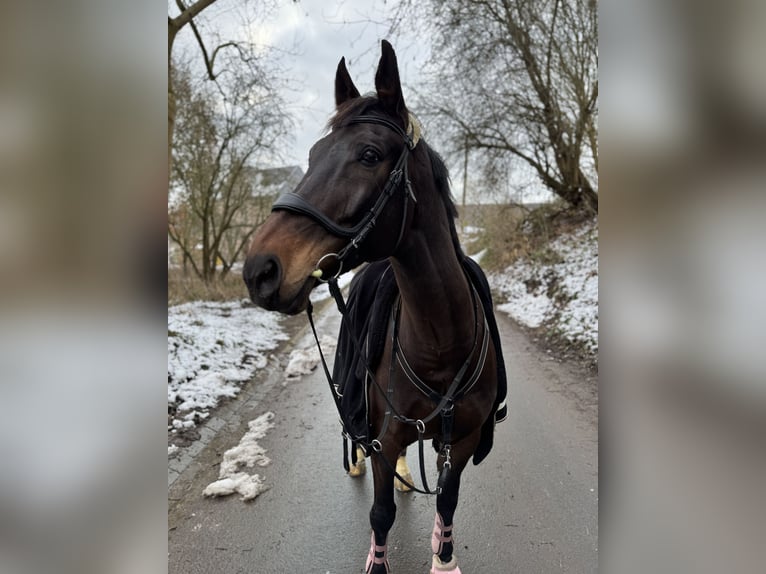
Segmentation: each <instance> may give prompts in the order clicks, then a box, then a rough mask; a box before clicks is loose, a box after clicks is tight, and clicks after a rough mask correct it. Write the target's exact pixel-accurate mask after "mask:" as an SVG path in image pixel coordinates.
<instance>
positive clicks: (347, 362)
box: [333, 257, 507, 464]
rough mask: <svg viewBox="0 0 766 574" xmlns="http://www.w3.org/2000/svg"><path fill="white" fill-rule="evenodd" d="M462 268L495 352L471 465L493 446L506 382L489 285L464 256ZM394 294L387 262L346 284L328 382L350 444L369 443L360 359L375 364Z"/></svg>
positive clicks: (362, 271) (393, 278) (370, 365)
mask: <svg viewBox="0 0 766 574" xmlns="http://www.w3.org/2000/svg"><path fill="white" fill-rule="evenodd" d="M462 264H463V268H464V269H465V271H466V273H467V275H468V277H469V279H470V280H471V282H472V283H473V285H474V287H475V288H476V291H477V293H478V294H479V299H480V300H481V304H482V307H483V309H484V314H485V316H486V318H487V323H488V325H489V331H490V335H491V337H492V342H493V344H494V346H495V349H496V351H497V352H496V355H497V383H498V392H497V398H496V399H495V406H494V409H493V416H491V417H490V418H489V420H488V423H490V424H485V428H484V429H483V432H482V444H481V445H480V447H479V449H478V450H477V452H476V454H475V455H474V464H478V463H479V462H481V460H483V459H484V457H486V455H487V454H488V453H489V451H490V450H491V448H492V439H493V432H492V431H493V430H494V413H495V412H496V411H497V409H498V407H499V406H500V405H501V404H502V403H503V402H504V400H505V396H506V392H507V380H506V371H505V361H504V360H503V353H502V349H501V345H500V335H499V332H498V329H497V322H496V321H495V315H494V311H493V308H492V294H491V291H490V288H489V283H488V282H487V278H486V276H485V275H484V272H483V271H482V270H481V267H479V265H478V264H477V263H476V262H475V261H473V260H472V259H470V258H468V257H465V258H463V260H462ZM398 293H399V288H398V286H397V284H396V279H395V277H394V273H393V271H392V269H391V264H390V263H389V262H388V261H387V260H384V261H378V262H375V263H371V264H369V265H367V266H366V267H365V268H364V269H362V270H361V271H360V272H359V273H357V275H356V276H355V277H354V279H353V281H352V282H351V287H350V291H349V296H348V301H347V303H346V306H347V308H348V313H347V315H346V320H345V321H344V322H343V324H342V325H341V329H340V334H339V335H338V346H337V349H336V351H335V364H334V366H333V381H334V382H335V384H336V385H337V388H338V391H339V392H340V393H341V394H342V397H341V409H342V410H343V413H344V415H345V419H346V421H347V423H348V426H349V428H347V429H346V431H347V432H348V434H349V436H350V437H351V439H352V440H354V441H355V442H362V443H368V442H369V439H370V437H369V424H368V417H367V415H368V413H367V390H368V389H367V388H366V385H365V380H366V377H365V373H366V369H365V361H366V362H367V365H369V367H370V369H371V370H374V369H375V368H376V367H377V366H378V363H379V362H380V358H381V355H382V354H383V349H384V347H385V342H386V333H387V332H388V324H389V320H390V317H391V308H392V306H393V304H394V301H395V300H396V296H397V295H398ZM352 335H353V336H355V337H356V339H357V341H360V342H361V344H362V347H363V349H362V350H363V352H364V356H361V357H360V356H358V355H357V353H356V352H355V347H354V343H353V339H352Z"/></svg>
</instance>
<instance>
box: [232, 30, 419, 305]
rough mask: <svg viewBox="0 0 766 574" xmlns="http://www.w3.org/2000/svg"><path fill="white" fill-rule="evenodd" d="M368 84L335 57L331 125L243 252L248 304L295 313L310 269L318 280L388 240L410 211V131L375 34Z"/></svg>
mask: <svg viewBox="0 0 766 574" xmlns="http://www.w3.org/2000/svg"><path fill="white" fill-rule="evenodd" d="M375 88H376V95H369V96H361V95H360V94H359V91H358V90H357V89H356V87H355V86H354V83H353V82H352V80H351V76H350V75H349V73H348V70H347V69H346V64H345V60H344V59H341V61H340V63H339V64H338V70H337V74H336V77H335V103H336V114H335V116H334V117H333V118H332V119H331V120H330V127H331V131H330V132H329V133H328V134H327V135H326V136H325V137H324V138H322V139H320V140H319V141H318V142H316V143H315V144H314V146H313V147H312V148H311V152H310V154H309V167H308V171H307V172H306V175H305V176H304V177H303V179H302V180H301V182H300V183H299V184H298V187H297V188H296V189H295V191H294V192H293V193H290V194H285V195H284V196H282V197H280V198H279V199H278V200H277V201H276V202H275V204H274V206H273V207H272V213H271V215H270V216H269V218H268V219H267V220H266V221H265V222H264V223H263V225H262V226H261V227H260V228H259V229H258V231H257V232H256V234H255V236H254V238H253V242H252V244H251V246H250V250H249V251H248V255H247V259H246V261H245V266H244V271H243V277H244V280H245V283H246V284H247V287H248V290H249V292H250V297H251V298H252V300H253V301H254V302H255V303H257V304H258V305H260V306H262V307H265V308H267V309H271V310H277V311H281V312H283V313H289V314H294V313H298V312H300V311H302V310H304V309H305V308H306V306H307V304H308V298H309V293H310V291H311V290H312V289H313V288H314V287H315V286H316V285H317V283H318V280H319V279H318V277H317V276H318V275H319V271H318V270H321V272H322V276H323V277H325V278H326V277H329V276H332V275H334V274H336V273H339V272H340V271H346V270H348V269H350V268H352V267H354V266H356V265H358V264H360V263H361V262H363V261H372V260H376V259H382V258H384V257H387V256H389V255H391V254H393V252H394V251H395V249H396V247H397V246H398V244H399V241H400V240H401V238H402V235H403V233H404V231H405V229H406V227H407V225H408V224H409V222H410V220H411V218H412V209H411V208H410V209H409V210H408V204H411V203H412V200H414V195H412V192H411V190H410V188H409V186H408V184H407V157H408V154H409V152H410V149H412V148H414V146H415V144H416V143H417V137H419V132H418V131H417V130H416V129H415V125H414V124H415V122H410V119H409V114H408V112H407V109H406V107H405V105H404V98H403V97H402V89H401V84H400V81H399V70H398V66H397V62H396V55H395V54H394V50H393V48H392V47H391V45H390V44H389V43H388V42H386V41H385V40H384V41H383V51H382V56H381V58H380V62H379V64H378V70H377V73H376V75H375ZM411 123H412V124H413V125H410V124H411ZM397 173H398V176H397Z"/></svg>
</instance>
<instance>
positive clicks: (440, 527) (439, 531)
mask: <svg viewBox="0 0 766 574" xmlns="http://www.w3.org/2000/svg"><path fill="white" fill-rule="evenodd" d="M445 542H452V525H451V524H450V525H449V526H446V527H445V526H444V519H443V518H442V515H441V514H439V513H438V512H437V513H436V517H435V518H434V531H433V533H432V534H431V550H433V552H434V554H439V553H440V552H441V551H442V549H443V548H444V546H443V545H444V543H445Z"/></svg>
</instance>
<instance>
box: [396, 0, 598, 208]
mask: <svg viewBox="0 0 766 574" xmlns="http://www.w3.org/2000/svg"><path fill="white" fill-rule="evenodd" d="M596 8H597V6H596V2H595V0H426V1H424V2H418V3H415V2H414V1H412V0H410V1H409V2H405V4H404V8H402V9H400V11H399V12H398V14H397V19H396V20H395V25H397V24H399V25H403V24H404V23H405V22H406V23H407V24H408V25H409V23H411V22H420V23H426V24H420V25H425V26H427V27H428V28H429V31H430V37H432V38H433V40H432V43H433V46H432V51H431V53H432V56H431V61H430V63H429V70H428V71H429V72H430V77H431V78H432V81H431V83H430V86H429V89H428V93H429V94H430V95H429V96H428V97H426V98H424V99H425V101H424V106H423V107H424V108H427V109H432V110H435V111H436V113H437V114H438V116H439V117H440V118H441V120H442V122H441V123H442V126H443V127H444V128H446V129H447V130H449V131H450V133H452V134H453V138H452V139H453V141H454V144H455V148H456V149H458V150H462V149H465V148H466V147H467V148H468V149H471V150H480V152H481V154H482V158H483V160H484V164H485V166H487V167H488V169H489V170H490V171H491V169H492V168H493V166H498V165H500V166H502V167H503V169H505V168H507V159H508V157H512V158H515V160H516V161H518V160H520V161H522V162H524V163H525V164H526V165H528V166H531V167H532V168H533V170H534V172H535V173H536V174H537V176H538V177H539V179H540V180H541V181H542V183H543V184H544V185H545V186H546V187H547V188H548V189H550V190H551V191H552V192H554V193H555V194H556V195H558V196H559V197H561V198H562V199H564V200H565V201H566V202H567V203H568V204H570V205H572V206H575V207H578V208H584V209H588V210H592V211H594V212H597V211H598V191H597V190H598V183H597V182H598V144H597V118H598V76H597V66H598V42H597V38H598V30H597V10H596ZM434 94H436V95H434Z"/></svg>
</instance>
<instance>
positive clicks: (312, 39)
mask: <svg viewBox="0 0 766 574" xmlns="http://www.w3.org/2000/svg"><path fill="white" fill-rule="evenodd" d="M393 4H395V2H392V1H391V0H388V2H387V3H386V4H384V3H383V2H382V1H381V0H361V1H360V0H354V1H353V2H352V1H339V0H329V1H328V0H300V1H299V2H290V1H283V2H282V3H281V5H280V8H279V10H278V12H277V13H276V14H275V16H274V17H272V18H270V19H269V20H268V21H267V22H264V23H263V24H260V25H259V26H257V29H256V30H255V38H256V39H257V40H258V42H259V43H261V42H262V43H264V44H268V45H271V46H275V47H277V48H283V49H285V50H290V51H294V52H298V55H296V56H288V57H286V58H285V63H286V65H287V67H288V69H289V75H290V77H291V78H294V79H295V81H296V84H297V85H298V86H300V88H301V90H300V93H297V94H296V93H291V94H289V95H288V97H289V99H290V101H291V102H292V104H293V106H292V109H293V110H294V116H295V118H296V120H297V122H298V125H297V130H296V134H295V135H296V139H295V145H294V146H293V147H292V149H291V150H290V152H289V157H288V158H286V159H287V161H288V162H289V163H295V164H298V165H300V166H301V167H303V168H304V169H305V168H306V166H307V163H308V152H309V148H310V147H311V145H312V144H313V143H314V142H315V141H316V140H317V139H319V137H320V136H321V135H322V133H323V130H324V126H325V124H326V122H327V120H328V118H329V117H330V115H332V112H333V110H334V107H335V101H334V81H335V70H336V67H337V65H338V61H339V60H340V58H341V57H343V56H345V58H346V63H347V65H348V68H349V71H350V73H351V76H352V78H353V79H354V83H355V84H356V85H357V87H358V88H359V91H360V92H362V93H365V92H367V91H371V90H372V89H373V88H374V75H375V68H376V65H377V62H378V59H379V58H380V41H381V39H383V38H387V32H388V26H387V25H386V24H384V23H383V19H384V18H383V16H384V14H383V10H385V9H388V10H390V9H391V8H392V6H393ZM392 41H393V40H392ZM393 43H394V48H395V49H396V52H397V57H398V60H399V68H400V73H401V76H402V82H403V84H404V85H405V98H406V86H407V85H408V78H415V77H417V76H418V70H419V68H420V67H421V66H422V64H423V62H424V59H425V57H426V56H427V53H428V44H427V42H422V43H421V45H419V46H418V45H417V42H416V41H414V40H412V39H406V38H404V39H402V38H400V39H399V41H393ZM410 83H411V82H410Z"/></svg>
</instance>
